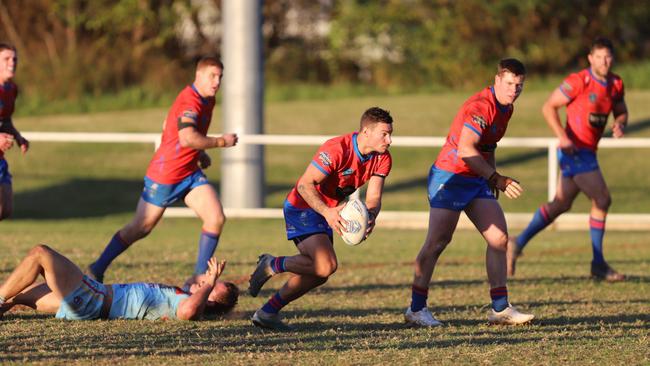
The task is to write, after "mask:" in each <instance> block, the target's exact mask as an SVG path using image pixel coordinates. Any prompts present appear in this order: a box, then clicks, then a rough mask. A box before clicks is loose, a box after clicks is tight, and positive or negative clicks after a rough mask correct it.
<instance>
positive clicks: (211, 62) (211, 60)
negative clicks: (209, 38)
mask: <svg viewBox="0 0 650 366" xmlns="http://www.w3.org/2000/svg"><path fill="white" fill-rule="evenodd" d="M208 66H216V67H218V68H219V69H221V71H223V62H221V59H220V58H219V57H217V56H203V57H201V58H200V59H199V61H198V62H197V63H196V70H197V71H198V70H201V69H202V68H204V67H208Z"/></svg>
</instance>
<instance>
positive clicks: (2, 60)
mask: <svg viewBox="0 0 650 366" xmlns="http://www.w3.org/2000/svg"><path fill="white" fill-rule="evenodd" d="M17 65H18V56H17V55H16V52H14V51H13V50H2V51H0V81H1V82H5V81H7V80H11V79H12V78H13V77H14V75H15V74H16V66H17Z"/></svg>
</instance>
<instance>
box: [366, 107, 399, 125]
mask: <svg viewBox="0 0 650 366" xmlns="http://www.w3.org/2000/svg"><path fill="white" fill-rule="evenodd" d="M375 123H393V117H392V116H391V115H390V112H389V111H387V110H385V109H381V108H379V107H372V108H368V109H367V110H366V111H365V112H363V114H362V115H361V122H360V126H361V128H364V127H366V126H368V125H371V124H375Z"/></svg>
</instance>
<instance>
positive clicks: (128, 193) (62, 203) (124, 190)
mask: <svg viewBox="0 0 650 366" xmlns="http://www.w3.org/2000/svg"><path fill="white" fill-rule="evenodd" d="M142 187H143V183H142V181H141V180H138V181H136V180H123V179H87V178H84V179H82V178H75V179H71V180H69V181H66V182H64V183H61V184H58V185H52V186H48V187H44V188H40V189H36V190H31V191H23V192H17V193H14V207H15V208H14V214H13V219H18V220H19V219H36V220H48V219H75V218H87V217H101V216H106V215H110V214H117V213H125V212H135V206H136V204H137V202H138V199H139V197H140V192H141V191H142Z"/></svg>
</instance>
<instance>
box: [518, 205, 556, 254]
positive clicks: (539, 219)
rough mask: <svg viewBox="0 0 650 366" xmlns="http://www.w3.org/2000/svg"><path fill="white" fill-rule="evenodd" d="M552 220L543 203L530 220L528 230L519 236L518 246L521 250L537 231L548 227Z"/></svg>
mask: <svg viewBox="0 0 650 366" xmlns="http://www.w3.org/2000/svg"><path fill="white" fill-rule="evenodd" d="M551 222H553V220H551V219H549V216H548V211H547V209H546V205H542V206H541V207H540V208H539V209H537V211H535V214H534V215H533V219H532V220H531V221H530V224H528V227H527V228H526V230H524V231H523V232H522V233H521V234H519V236H517V247H519V249H520V250H521V249H524V247H525V246H526V244H528V241H530V239H532V238H533V236H535V235H536V234H537V233H539V232H540V231H542V230H544V228H546V227H547V226H548V225H549V224H550V223H551Z"/></svg>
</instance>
